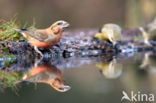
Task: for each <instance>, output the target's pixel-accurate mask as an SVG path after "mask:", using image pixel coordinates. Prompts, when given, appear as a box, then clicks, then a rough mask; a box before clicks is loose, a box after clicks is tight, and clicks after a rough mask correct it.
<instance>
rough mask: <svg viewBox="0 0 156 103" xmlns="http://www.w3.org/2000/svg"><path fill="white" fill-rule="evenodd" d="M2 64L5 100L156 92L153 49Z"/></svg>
mask: <svg viewBox="0 0 156 103" xmlns="http://www.w3.org/2000/svg"><path fill="white" fill-rule="evenodd" d="M0 64H1V70H0V73H1V75H0V80H1V81H0V82H1V87H0V100H1V102H2V103H50V102H54V103H64V102H66V103H120V102H121V98H122V91H126V92H127V93H129V94H130V92H131V91H134V92H136V93H138V91H140V92H141V93H147V94H149V93H152V94H155V93H156V82H155V80H156V55H155V54H154V53H153V52H146V53H136V54H119V55H113V56H112V55H111V56H108V55H105V56H98V57H70V58H57V59H44V60H38V59H36V60H35V59H34V60H31V59H28V58H27V59H17V60H15V61H13V62H6V61H2V60H1V61H0ZM123 102H125V103H128V101H126V100H124V101H123Z"/></svg>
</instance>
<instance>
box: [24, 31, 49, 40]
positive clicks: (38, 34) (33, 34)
mask: <svg viewBox="0 0 156 103" xmlns="http://www.w3.org/2000/svg"><path fill="white" fill-rule="evenodd" d="M22 32H23V33H26V34H28V35H29V36H31V37H33V38H35V39H37V40H39V41H41V42H44V41H47V39H48V38H49V36H48V35H47V33H46V32H45V31H44V32H43V31H38V30H35V29H28V30H26V31H22Z"/></svg>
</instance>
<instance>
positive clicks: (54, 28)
mask: <svg viewBox="0 0 156 103" xmlns="http://www.w3.org/2000/svg"><path fill="white" fill-rule="evenodd" d="M67 27H69V23H68V22H66V21H64V20H59V21H56V22H54V23H53V24H52V25H51V26H50V27H48V28H45V29H35V28H34V29H17V28H13V30H15V31H16V32H19V33H20V34H22V35H23V36H24V37H25V38H26V39H27V40H28V43H30V45H31V46H33V47H34V50H35V51H36V52H37V53H39V54H40V55H41V57H43V54H42V52H41V51H40V50H39V49H38V48H49V47H50V46H53V45H55V44H56V43H58V42H59V41H60V39H61V37H62V35H63V31H64V29H65V28H67Z"/></svg>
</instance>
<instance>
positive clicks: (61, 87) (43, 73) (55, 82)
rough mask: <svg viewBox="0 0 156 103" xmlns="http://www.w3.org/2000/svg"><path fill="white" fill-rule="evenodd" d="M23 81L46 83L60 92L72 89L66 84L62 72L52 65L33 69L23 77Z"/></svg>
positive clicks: (48, 64) (43, 65)
mask: <svg viewBox="0 0 156 103" xmlns="http://www.w3.org/2000/svg"><path fill="white" fill-rule="evenodd" d="M22 81H28V82H34V83H45V84H48V85H50V86H51V87H52V88H54V89H55V90H57V91H59V92H66V91H68V90H69V89H70V86H68V85H65V84H64V82H65V81H64V78H63V76H62V72H61V71H60V70H59V69H57V68H56V67H55V66H54V65H51V64H50V63H45V64H40V65H37V66H34V67H32V68H31V69H30V70H29V71H28V73H26V74H25V75H24V76H23V78H22Z"/></svg>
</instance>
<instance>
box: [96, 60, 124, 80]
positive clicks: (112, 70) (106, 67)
mask: <svg viewBox="0 0 156 103" xmlns="http://www.w3.org/2000/svg"><path fill="white" fill-rule="evenodd" d="M96 67H98V69H99V70H100V72H101V74H102V75H104V76H105V77H106V78H108V79H116V78H118V77H120V76H121V74H122V68H123V66H122V64H121V63H118V62H117V60H116V59H115V58H113V59H112V60H111V61H109V62H107V61H106V62H98V63H96Z"/></svg>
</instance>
